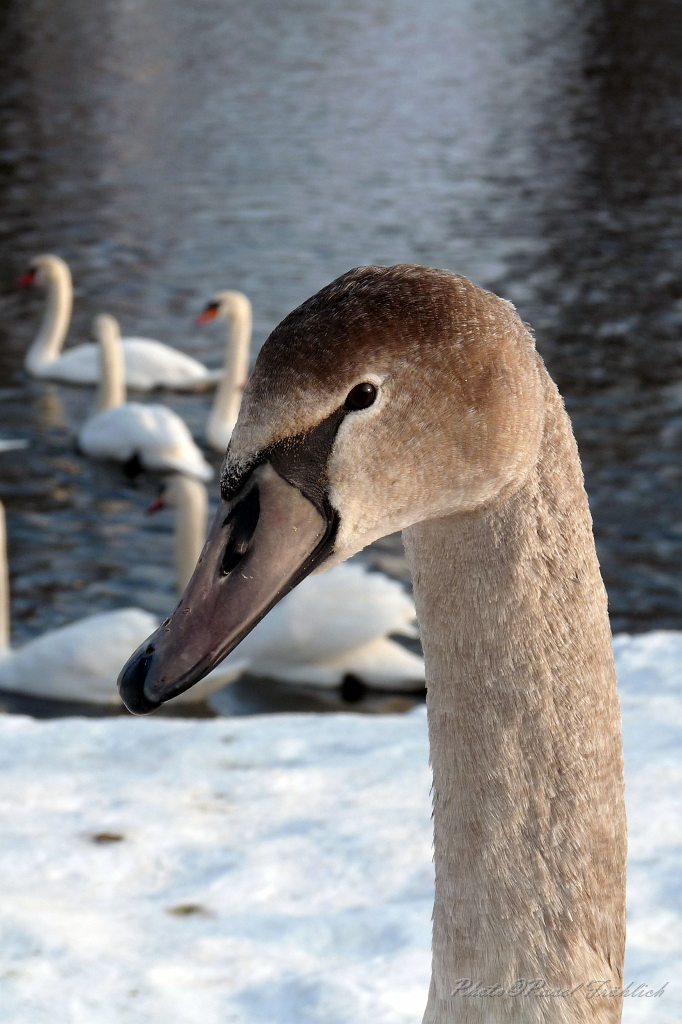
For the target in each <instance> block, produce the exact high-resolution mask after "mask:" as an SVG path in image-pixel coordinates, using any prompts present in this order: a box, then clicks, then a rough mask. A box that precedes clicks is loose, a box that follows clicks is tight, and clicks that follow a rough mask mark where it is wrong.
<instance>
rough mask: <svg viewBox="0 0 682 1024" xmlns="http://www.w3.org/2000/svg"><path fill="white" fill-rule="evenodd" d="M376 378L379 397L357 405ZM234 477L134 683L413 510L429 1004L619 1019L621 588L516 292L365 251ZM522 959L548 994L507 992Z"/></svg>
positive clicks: (272, 401)
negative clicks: (480, 991) (374, 260)
mask: <svg viewBox="0 0 682 1024" xmlns="http://www.w3.org/2000/svg"><path fill="white" fill-rule="evenodd" d="M362 382H369V383H371V384H373V385H374V386H375V387H376V389H377V395H376V400H375V401H374V402H373V403H372V404H371V405H369V406H368V407H367V408H363V409H360V410H355V409H349V408H348V406H346V405H345V401H346V396H347V395H348V393H349V391H350V390H351V389H352V388H354V387H355V386H356V385H358V384H359V383H362ZM292 453H294V455H295V458H294V455H292ZM223 483H224V490H225V497H224V501H223V505H222V506H221V509H220V511H219V514H218V516H217V518H216V522H215V524H214V527H213V531H212V534H211V537H210V538H209V541H208V544H207V547H206V549H205V550H204V554H203V556H202V563H201V564H200V565H199V566H198V567H197V570H196V571H195V574H194V577H193V580H192V582H191V583H190V586H189V588H188V591H187V593H186V595H185V598H184V604H181V606H180V608H179V610H178V612H177V613H176V614H175V615H174V616H173V617H172V618H171V620H170V622H169V624H168V625H167V626H164V630H163V633H162V634H161V633H160V634H159V635H158V637H154V638H152V639H153V644H152V645H150V647H149V648H147V649H146V651H147V652H148V651H150V650H151V651H153V652H154V653H153V657H149V658H148V659H147V661H145V662H144V663H143V661H142V660H141V659H142V658H143V655H145V650H144V649H143V648H141V649H140V652H138V655H136V656H135V658H133V659H131V662H130V666H129V668H128V669H127V670H126V673H124V680H123V683H122V686H123V692H124V693H126V692H127V693H128V694H129V696H128V703H129V706H131V707H134V708H135V709H136V710H149V709H150V708H151V707H153V706H154V705H155V704H156V703H158V702H159V701H161V700H164V699H167V697H168V695H170V694H172V692H174V690H173V687H175V689H176V690H177V688H178V687H180V688H183V687H186V686H189V685H191V684H192V683H193V682H194V681H195V680H196V678H198V677H199V676H200V675H201V673H202V672H204V671H205V670H206V666H207V665H210V664H211V663H215V659H216V658H217V657H219V656H220V654H221V653H225V651H226V650H229V649H232V648H233V647H234V646H235V645H236V644H237V643H238V640H239V638H240V636H242V635H243V634H244V632H245V631H247V630H248V629H249V628H252V625H253V624H254V621H257V617H258V615H261V614H263V613H264V610H267V607H269V606H270V605H271V604H272V602H273V601H274V600H277V599H278V598H279V597H280V596H281V595H282V593H284V592H286V589H287V587H289V586H291V585H293V584H294V583H295V582H297V580H298V579H300V577H301V574H305V573H307V572H310V571H311V570H312V569H314V568H315V567H319V566H321V567H322V568H324V567H326V566H328V565H331V564H333V563H334V562H335V561H340V560H342V559H344V558H347V557H349V556H350V555H352V554H354V553H355V552H357V551H359V550H360V549H361V548H363V547H364V546H365V545H366V544H367V543H369V542H370V541H372V540H374V539H375V538H377V537H380V536H383V535H385V534H387V533H390V532H392V531H394V530H397V529H402V530H403V531H404V534H403V536H404V539H405V547H406V551H407V555H408V559H409V562H410V565H411V569H412V576H413V581H414V590H415V599H416V603H417V612H418V615H419V619H420V623H421V630H422V640H423V646H424V654H425V659H426V677H427V687H428V719H429V734H430V742H431V759H432V765H433V776H434V790H433V792H434V846H435V863H436V898H435V907H434V933H433V973H432V983H431V990H430V993H429V1001H428V1006H427V1009H426V1014H425V1017H424V1021H425V1024H503V1022H504V1024H616V1022H617V1021H619V1020H620V1015H621V1003H622V1000H621V999H620V998H619V997H618V995H617V994H615V995H614V994H611V995H606V996H601V997H597V998H589V993H590V991H591V989H590V986H591V984H593V983H594V982H597V981H601V980H607V981H608V982H609V983H610V984H611V986H612V988H613V989H614V990H617V989H618V987H619V986H620V985H621V983H622V964H623V943H624V897H625V848H626V841H625V815H624V803H623V772H622V754H621V738H620V717H619V708H618V698H617V694H616V685H615V672H614V667H613V657H612V652H611V642H610V632H609V624H608V618H607V609H606V595H605V592H604V587H603V584H602V581H601V578H600V574H599V566H598V564H597V558H596V553H595V549H594V542H593V538H592V530H591V520H590V514H589V509H588V505H587V498H586V495H585V491H584V488H583V481H582V473H581V469H580V462H579V458H578V453H577V448H576V445H575V441H574V439H573V435H572V432H571V427H570V423H569V420H568V417H567V415H566V412H565V410H564V408H563V404H562V402H561V399H560V397H559V395H558V392H557V390H556V387H555V386H554V384H553V383H552V381H551V380H550V378H549V375H548V374H547V371H546V370H545V368H544V366H543V363H542V360H541V359H540V358H539V356H538V355H537V353H536V351H535V347H534V343H533V338H532V337H531V335H530V334H529V332H528V330H527V329H526V328H525V326H524V325H523V324H522V323H521V321H520V320H519V318H518V316H517V315H516V312H515V311H514V309H513V307H512V306H511V305H510V304H509V303H507V302H505V301H503V300H502V299H499V298H497V297H496V296H494V295H491V294H490V293H489V292H485V291H483V290H481V289H480V288H476V287H475V286H474V285H473V284H471V283H470V282H469V281H467V280H466V279H465V278H462V277H458V276H456V275H454V274H449V273H447V272H445V271H441V270H431V269H428V268H425V267H414V266H398V267H387V268H381V267H361V268H358V269H356V270H352V271H350V272H349V273H348V274H345V275H344V276H343V277H341V278H339V279H338V280H337V281H334V282H333V283H332V284H330V285H329V286H328V287H327V288H324V289H322V291H321V292H318V294H317V295H315V296H313V297H312V298H311V299H309V300H308V301H307V302H305V303H303V305H302V306H299V307H298V309H296V310H294V311H293V313H291V314H290V315H289V316H288V317H287V318H286V319H285V320H284V321H283V322H282V323H281V324H280V325H279V327H277V328H276V329H275V331H273V333H272V335H271V336H270V338H268V340H267V341H266V343H265V345H264V346H263V348H262V350H261V352H260V354H259V356H258V359H257V362H256V366H255V368H254V371H253V373H252V375H251V377H250V379H249V383H248V385H247V388H246V390H245V393H244V399H243V403H242V410H241V413H240V417H239V421H238V423H237V426H236V428H235V431H234V434H233V436H232V440H231V442H230V447H229V449H228V452H227V457H226V462H225V467H224V472H223ZM257 501H259V502H260V505H259V507H260V512H259V513H258V515H256V513H255V512H254V511H253V509H255V508H256V504H255V503H256V502H257ZM249 503H250V505H249ZM247 506H248V507H250V508H251V509H252V511H251V512H250V513H247V512H245V511H240V510H244V509H247ZM249 516H250V518H249ZM240 517H241V518H240ZM234 524H236V525H234ZM235 531H236V532H235ZM240 531H241V532H240ZM235 537H241V541H240V543H241V547H240V548H239V550H238V552H237V554H238V557H239V558H242V559H243V561H242V562H240V563H238V564H239V565H240V569H239V572H237V571H236V570H235V571H234V572H231V573H228V575H227V576H224V574H223V576H222V577H221V576H220V574H219V572H218V571H217V567H218V566H219V565H220V560H221V559H223V557H224V556H223V552H224V551H225V550H229V552H230V558H231V559H234V558H235V557H237V555H235V552H236V551H237V549H236V548H235V543H236V541H235V540H234V538H235ZM226 544H227V548H226V547H225V545H226ZM235 564H237V563H235ZM230 565H232V562H230ZM270 573H271V574H272V575H273V578H272V580H270V579H269V574H270ZM240 574H241V578H239V575H240ZM218 591H220V594H222V596H220V594H218ZM205 609H208V610H209V612H210V616H213V618H209V617H207V616H206V613H205ZM208 621H212V622H215V623H216V624H218V623H222V624H224V625H221V626H220V629H224V630H226V631H227V633H228V634H229V636H228V637H227V639H224V638H223V637H215V638H211V636H208V635H207V632H209V631H207V629H206V626H205V623H206V622H208ZM215 628H216V629H217V628H218V627H217V626H216V627H215ZM214 631H215V630H214ZM221 643H222V647H221ZM211 658H213V659H214V660H213V661H211ZM202 659H203V660H202ZM180 661H181V662H182V669H179V668H177V667H176V666H177V665H178V664H179V663H180ZM461 979H470V980H471V982H472V983H479V984H480V985H482V986H487V987H492V988H496V987H497V988H498V992H497V994H495V995H479V996H474V997H469V998H467V997H465V996H463V995H462V992H461V986H460V984H459V983H460V981H461ZM519 979H526V980H528V979H537V980H538V984H539V985H540V986H543V985H544V986H546V991H545V994H544V995H543V994H540V992H539V991H538V988H537V987H536V988H535V990H534V993H533V994H531V995H525V996H524V995H522V994H517V995H511V994H506V995H505V994H500V991H501V990H505V991H508V990H509V987H510V986H512V985H513V984H514V983H515V982H517V981H518V980H519ZM550 992H551V993H553V994H548V993H550ZM558 992H561V993H562V994H557V993H558Z"/></svg>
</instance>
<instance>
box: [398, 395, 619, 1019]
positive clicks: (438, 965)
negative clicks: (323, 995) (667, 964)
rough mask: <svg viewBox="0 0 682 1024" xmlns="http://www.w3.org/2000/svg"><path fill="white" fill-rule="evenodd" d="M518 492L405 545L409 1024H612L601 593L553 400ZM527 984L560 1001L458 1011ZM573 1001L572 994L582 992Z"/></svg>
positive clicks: (614, 886) (610, 714)
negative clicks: (417, 853) (421, 901)
mask: <svg viewBox="0 0 682 1024" xmlns="http://www.w3.org/2000/svg"><path fill="white" fill-rule="evenodd" d="M545 410H546V412H545V433H544V440H543V445H542V446H541V453H540V457H539V460H538V463H537V465H536V466H535V467H534V469H533V470H532V472H531V474H530V476H529V478H528V479H527V480H526V482H525V484H524V485H523V486H522V488H521V489H520V490H519V491H517V492H516V493H514V494H513V495H511V496H507V497H506V498H505V499H500V500H499V501H498V503H497V504H496V505H495V506H494V507H493V506H491V507H488V508H487V509H486V510H485V511H483V512H479V513H467V514H461V515H453V516H451V517H447V518H443V519H438V520H432V521H430V522H424V523H420V524H417V525H415V526H412V527H410V528H409V529H408V530H406V531H404V534H403V536H404V539H405V548H406V552H407V555H408V559H409V561H410V564H411V569H412V574H413V579H414V588H415V600H416V605H417V613H418V617H419V621H420V623H421V631H422V642H423V647H424V654H425V661H426V678H427V687H428V690H427V693H428V700H427V706H428V721H429V734H430V744H431V760H432V767H433V787H434V788H433V802H434V851H435V867H436V898H435V906H434V919H433V920H434V930H433V975H432V984H431V991H430V995H429V1003H428V1007H427V1011H426V1015H425V1017H424V1022H425V1024H446V1022H447V1024H452V1022H453V1021H457V1022H458V1024H474V1022H476V1024H482V1022H485V1024H496V1022H498V1021H499V1022H502V1021H504V1022H505V1024H535V1022H543V1024H550V1022H551V1024H564V1022H565V1024H568V1022H571V1024H578V1022H580V1024H583V1022H584V1024H587V1022H590V1024H595V1022H600V1024H607V1022H608V1024H616V1022H617V1021H620V1015H621V1002H622V1000H621V999H619V998H617V997H610V998H606V997H605V998H598V999H588V998H587V988H586V986H588V985H589V983H590V982H592V981H595V980H599V979H607V980H608V981H610V982H613V986H612V987H613V988H614V989H617V988H619V987H621V986H622V964H623V943H624V896H625V846H626V840H625V816H624V804H623V776H622V748H621V734H620V713H619V706H618V698H617V694H616V685H615V671H614V666H613V656H612V649H611V639H610V630H609V623H608V618H607V608H606V595H605V591H604V587H603V584H602V581H601V577H600V573H599V566H598V563H597V558H596V553H595V549H594V542H593V538H592V530H591V519H590V514H589V509H588V505H587V498H586V495H585V491H584V488H583V482H582V473H581V469H580V463H579V459H578V453H577V448H576V445H575V441H574V439H573V436H572V432H571V428H570V423H569V421H568V417H567V416H566V413H565V411H564V409H563V406H562V403H561V399H560V398H559V395H558V393H557V392H556V389H555V388H554V385H553V384H552V383H551V381H550V380H549V378H548V377H546V381H545ZM462 979H469V981H470V982H471V983H472V984H479V985H481V986H500V988H502V989H507V988H508V986H510V985H512V984H513V983H514V982H516V981H518V979H540V980H541V982H542V983H544V984H546V985H547V987H548V988H551V989H562V990H563V989H569V990H571V991H572V993H573V994H572V995H571V996H567V997H566V998H556V997H555V998H549V997H548V998H546V999H542V998H538V997H532V996H531V997H530V998H523V997H520V996H516V997H512V996H506V995H502V996H501V995H500V994H499V993H498V994H497V995H496V996H485V995H480V996H478V997H475V996H474V997H471V996H470V997H465V996H464V995H463V992H464V986H463V982H462ZM581 986H583V988H581Z"/></svg>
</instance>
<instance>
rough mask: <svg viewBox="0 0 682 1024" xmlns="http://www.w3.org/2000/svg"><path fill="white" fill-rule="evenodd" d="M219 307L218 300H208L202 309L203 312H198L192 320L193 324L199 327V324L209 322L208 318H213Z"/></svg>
mask: <svg viewBox="0 0 682 1024" xmlns="http://www.w3.org/2000/svg"><path fill="white" fill-rule="evenodd" d="M219 308H220V303H218V302H209V304H208V306H207V307H206V309H205V310H204V311H203V313H199V316H198V317H197V318H196V320H195V321H194V326H195V327H200V326H201V324H207V323H208V322H209V320H215V318H216V317H217V315H218V310H219Z"/></svg>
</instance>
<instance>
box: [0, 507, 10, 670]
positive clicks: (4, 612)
mask: <svg viewBox="0 0 682 1024" xmlns="http://www.w3.org/2000/svg"><path fill="white" fill-rule="evenodd" d="M9 637H10V621H9V565H8V563H7V526H6V521H5V508H4V505H3V504H2V502H0V654H1V653H2V652H3V651H6V650H8V649H9Z"/></svg>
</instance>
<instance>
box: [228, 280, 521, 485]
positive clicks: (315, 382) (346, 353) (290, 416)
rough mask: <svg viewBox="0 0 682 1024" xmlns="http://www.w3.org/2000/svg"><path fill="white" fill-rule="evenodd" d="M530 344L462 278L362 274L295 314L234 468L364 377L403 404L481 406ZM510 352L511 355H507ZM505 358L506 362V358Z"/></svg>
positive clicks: (264, 362)
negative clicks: (517, 350)
mask: <svg viewBox="0 0 682 1024" xmlns="http://www.w3.org/2000/svg"><path fill="white" fill-rule="evenodd" d="M520 335H522V336H523V337H524V344H523V346H522V347H525V349H526V350H527V349H528V348H529V347H530V348H532V339H531V338H530V336H529V335H528V333H527V332H526V331H525V330H524V328H523V325H522V324H521V321H520V320H519V318H518V316H517V315H516V312H515V311H514V309H513V307H512V306H511V305H510V304H509V303H507V302H505V301H504V300H503V299H499V298H498V297H497V296H495V295H492V294H491V293H490V292H486V291H483V289H481V288H477V287H476V286H475V285H473V284H472V283H471V282H470V281H468V280H467V279H466V278H464V277H460V276H459V275H456V274H452V273H449V272H448V271H444V270H433V269H431V268H428V267H419V266H411V265H406V266H396V267H359V268H356V269H355V270H351V271H349V272H348V273H347V274H344V275H343V276H342V277H340V278H338V279H337V280H336V281H333V282H332V283H331V284H330V285H328V286H327V287H326V288H323V289H322V290H321V291H319V292H318V293H317V294H316V295H314V296H312V298H310V299H308V300H307V301H306V302H304V303H303V304H302V305H301V306H299V307H298V308H297V309H295V310H294V311H293V312H292V313H290V314H289V315H288V316H287V317H286V318H285V319H284V320H283V321H282V322H281V323H280V324H279V326H278V327H276V328H275V330H274V331H273V332H272V334H271V335H270V337H269V338H268V339H267V341H266V342H265V344H264V345H263V347H262V349H261V351H260V353H259V355H258V359H257V360H256V365H255V367H254V370H253V372H252V374H251V377H250V378H249V382H248V384H247V387H246V390H245V392H244V400H243V403H242V410H241V413H240V417H239V422H238V424H237V426H236V428H235V431H234V434H233V436H232V442H231V445H230V450H229V452H228V462H230V463H232V464H235V465H236V464H243V463H245V462H247V461H248V460H249V459H251V458H253V457H254V456H255V455H256V454H257V453H258V452H259V451H263V450H264V449H266V448H268V447H269V446H271V445H272V444H275V443H277V442H279V441H282V440H283V439H286V438H289V437H295V436H298V435H301V434H304V433H306V432H307V431H309V430H311V429H312V428H314V427H315V426H316V425H317V424H319V423H320V422H321V421H322V420H324V419H325V418H326V417H328V416H330V415H331V414H332V413H333V412H334V410H336V409H338V408H339V406H340V405H342V404H343V402H344V400H345V398H346V395H347V394H348V391H349V390H350V388H352V387H353V386H354V385H355V384H357V383H359V382H361V381H362V380H365V379H370V380H373V381H377V380H380V381H384V380H385V381H386V384H387V386H388V387H391V390H392V391H393V395H392V397H393V398H396V397H397V392H398V391H399V392H400V399H401V400H400V403H399V404H400V405H401V406H404V405H406V404H410V403H412V404H414V400H415V398H416V397H419V396H420V395H421V396H423V395H426V396H427V397H428V398H429V400H432V399H434V398H437V399H438V401H439V402H440V401H442V400H443V398H444V397H445V398H447V400H449V401H450V402H452V398H453V395H454V396H456V397H457V396H459V398H461V399H462V400H463V401H464V402H465V404H466V405H467V406H471V405H474V406H476V405H481V403H485V402H486V400H487V399H488V397H489V395H490V392H491V382H494V375H495V372H496V367H497V364H498V362H499V359H498V355H499V353H500V352H501V351H502V350H508V349H509V347H510V346H509V343H510V342H511V344H512V347H514V346H516V347H518V339H519V336H520ZM507 355H508V353H507ZM507 361H508V360H507Z"/></svg>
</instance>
